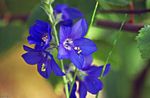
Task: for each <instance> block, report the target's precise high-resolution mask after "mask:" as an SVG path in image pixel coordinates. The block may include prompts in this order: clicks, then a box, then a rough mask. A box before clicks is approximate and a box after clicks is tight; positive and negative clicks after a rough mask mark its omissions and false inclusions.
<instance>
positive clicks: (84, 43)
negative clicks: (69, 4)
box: [74, 38, 97, 56]
mask: <svg viewBox="0 0 150 98" xmlns="http://www.w3.org/2000/svg"><path fill="white" fill-rule="evenodd" d="M74 45H75V46H76V47H80V49H81V50H82V52H81V54H83V55H85V56H87V55H90V54H92V53H93V52H95V51H96V50H97V47H96V45H95V43H94V42H93V41H91V40H89V39H87V38H80V39H77V40H74Z"/></svg>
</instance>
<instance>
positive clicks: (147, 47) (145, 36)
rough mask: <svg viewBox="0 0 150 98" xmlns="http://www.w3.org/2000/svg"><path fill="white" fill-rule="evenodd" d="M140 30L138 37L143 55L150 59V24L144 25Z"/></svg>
mask: <svg viewBox="0 0 150 98" xmlns="http://www.w3.org/2000/svg"><path fill="white" fill-rule="evenodd" d="M139 32H140V33H139V35H138V36H137V37H136V39H137V42H138V47H139V49H140V52H141V55H142V57H143V58H145V59H150V55H149V53H150V25H147V26H144V28H142V29H141V30H140V31H139Z"/></svg>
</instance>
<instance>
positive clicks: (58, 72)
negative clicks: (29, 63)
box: [50, 58, 64, 76]
mask: <svg viewBox="0 0 150 98" xmlns="http://www.w3.org/2000/svg"><path fill="white" fill-rule="evenodd" d="M50 66H51V68H52V70H53V72H54V74H55V75H56V76H63V75H64V73H63V72H62V71H61V69H60V68H59V66H58V65H57V63H56V62H55V60H54V59H53V58H51V62H50Z"/></svg>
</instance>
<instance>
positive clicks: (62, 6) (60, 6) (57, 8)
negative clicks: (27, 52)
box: [54, 4, 68, 13]
mask: <svg viewBox="0 0 150 98" xmlns="http://www.w3.org/2000/svg"><path fill="white" fill-rule="evenodd" d="M67 7H68V6H67V5H66V4H57V5H56V6H55V8H54V11H55V13H61V12H62V10H64V9H65V8H67Z"/></svg>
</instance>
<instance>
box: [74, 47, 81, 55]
mask: <svg viewBox="0 0 150 98" xmlns="http://www.w3.org/2000/svg"><path fill="white" fill-rule="evenodd" d="M74 50H75V51H77V53H78V54H80V53H81V52H82V50H81V49H80V47H74Z"/></svg>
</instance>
